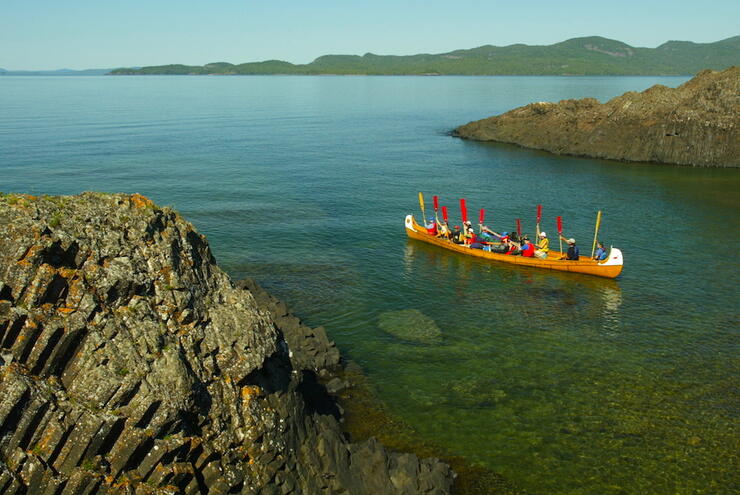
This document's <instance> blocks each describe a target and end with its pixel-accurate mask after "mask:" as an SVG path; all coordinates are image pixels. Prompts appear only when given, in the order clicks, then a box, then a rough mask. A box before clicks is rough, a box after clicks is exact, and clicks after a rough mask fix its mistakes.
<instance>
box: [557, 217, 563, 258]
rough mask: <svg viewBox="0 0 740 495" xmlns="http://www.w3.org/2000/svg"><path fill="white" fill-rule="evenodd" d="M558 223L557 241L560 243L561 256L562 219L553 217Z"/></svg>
mask: <svg viewBox="0 0 740 495" xmlns="http://www.w3.org/2000/svg"><path fill="white" fill-rule="evenodd" d="M555 220H556V221H557V222H558V241H559V242H560V254H561V255H562V254H563V219H562V218H561V217H555Z"/></svg>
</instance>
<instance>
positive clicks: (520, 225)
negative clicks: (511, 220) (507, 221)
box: [516, 218, 522, 236]
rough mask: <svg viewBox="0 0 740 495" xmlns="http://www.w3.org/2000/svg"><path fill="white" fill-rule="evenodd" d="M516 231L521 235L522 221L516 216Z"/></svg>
mask: <svg viewBox="0 0 740 495" xmlns="http://www.w3.org/2000/svg"><path fill="white" fill-rule="evenodd" d="M516 233H517V234H519V236H521V235H522V221H521V220H519V219H518V218H517V219H516Z"/></svg>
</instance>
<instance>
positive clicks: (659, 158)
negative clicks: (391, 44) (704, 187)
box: [452, 67, 740, 167]
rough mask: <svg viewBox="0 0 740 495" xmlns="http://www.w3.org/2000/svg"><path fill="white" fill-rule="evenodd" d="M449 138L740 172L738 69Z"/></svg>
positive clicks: (504, 119) (503, 120) (483, 125)
mask: <svg viewBox="0 0 740 495" xmlns="http://www.w3.org/2000/svg"><path fill="white" fill-rule="evenodd" d="M452 134H453V135H454V136H457V137H460V138H463V139H470V140H475V141H495V142H501V143H510V144H516V145H519V146H522V147H525V148H533V149H539V150H544V151H549V152H551V153H555V154H559V155H574V156H585V157H592V158H605V159H612V160H623V161H637V162H655V163H666V164H676V165H693V166H702V167H740V67H731V68H729V69H726V70H724V71H722V72H714V71H710V70H705V71H702V72H700V73H699V74H697V75H696V76H695V77H694V78H693V79H691V80H689V81H687V82H686V83H684V84H682V85H681V86H679V87H678V88H675V89H674V88H668V87H666V86H662V85H655V86H653V87H651V88H649V89H647V90H645V91H643V92H641V93H635V92H628V93H625V94H623V95H621V96H618V97H616V98H613V99H612V100H610V101H608V102H606V103H604V104H601V103H599V102H598V100H596V99H595V98H584V99H581V100H563V101H560V102H559V103H549V102H539V103H532V104H529V105H526V106H523V107H519V108H515V109H514V110H511V111H509V112H506V113H504V114H502V115H498V116H494V117H489V118H486V119H482V120H478V121H475V122H470V123H468V124H465V125H463V126H460V127H458V128H456V129H455V130H454V131H453V133H452Z"/></svg>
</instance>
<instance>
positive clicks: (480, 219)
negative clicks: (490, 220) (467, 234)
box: [478, 208, 486, 225]
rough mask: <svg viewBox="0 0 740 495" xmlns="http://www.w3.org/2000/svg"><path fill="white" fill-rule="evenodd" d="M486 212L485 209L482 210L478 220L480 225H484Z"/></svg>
mask: <svg viewBox="0 0 740 495" xmlns="http://www.w3.org/2000/svg"><path fill="white" fill-rule="evenodd" d="M485 215H486V210H484V209H483V208H481V209H480V217H479V218H478V223H479V224H481V225H483V219H484V218H485Z"/></svg>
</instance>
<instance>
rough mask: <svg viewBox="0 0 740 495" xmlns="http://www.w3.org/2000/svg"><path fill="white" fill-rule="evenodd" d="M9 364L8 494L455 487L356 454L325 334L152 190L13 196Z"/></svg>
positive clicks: (0, 227)
mask: <svg viewBox="0 0 740 495" xmlns="http://www.w3.org/2000/svg"><path fill="white" fill-rule="evenodd" d="M258 300H259V301H261V302H258ZM0 356H2V360H1V361H0V492H2V493H7V494H25V493H70V494H71V493H75V494H76V493H80V494H83V493H97V492H101V493H103V492H104V493H124V492H125V493H250V494H252V493H312V494H313V493H342V492H345V493H357V494H375V493H449V491H450V487H451V484H452V479H453V476H454V475H453V473H452V472H451V470H450V468H449V467H448V466H447V465H446V464H443V463H441V462H439V461H437V460H435V459H423V460H420V459H418V458H417V457H416V456H414V455H412V454H397V453H391V452H388V451H386V450H385V449H384V448H383V446H382V445H380V444H379V443H377V442H375V441H368V442H364V443H361V444H352V443H349V442H348V440H347V439H346V437H345V434H344V433H343V432H342V431H341V428H340V425H339V422H338V418H339V417H340V409H339V408H338V407H337V406H336V404H335V403H334V402H333V400H332V397H331V396H330V395H328V394H327V393H326V389H325V388H324V387H323V386H322V385H321V383H320V382H319V381H318V380H317V374H320V375H322V376H327V377H330V376H331V372H330V371H327V370H331V369H332V368H334V367H336V366H338V365H339V354H338V351H337V350H336V347H335V346H334V344H333V343H332V342H330V341H329V340H328V338H327V336H326V333H325V332H324V330H323V329H322V328H317V329H310V328H308V327H306V326H305V325H302V324H301V323H300V321H299V320H298V319H297V318H295V317H293V316H292V315H290V314H289V313H288V311H287V308H285V306H284V305H282V303H279V301H276V300H274V299H271V298H270V297H268V295H266V294H265V293H264V291H261V289H259V288H258V287H257V286H256V285H255V284H253V283H252V282H246V283H244V284H242V288H240V287H237V286H236V285H235V284H234V283H232V281H231V280H230V279H229V277H228V276H227V275H226V274H225V273H224V272H223V271H221V269H220V268H219V267H218V266H217V265H216V263H215V260H214V258H213V256H212V254H211V251H210V249H209V247H208V243H207V242H206V239H205V238H204V237H203V236H202V235H200V234H198V233H197V232H196V231H195V230H194V229H193V227H192V225H190V224H189V223H187V222H186V221H184V220H183V219H182V218H181V217H180V216H179V215H178V214H177V213H176V212H174V211H172V210H170V209H167V208H158V207H157V206H155V205H154V204H153V203H152V202H151V201H149V200H148V199H146V198H144V197H142V196H139V195H123V194H115V195H105V194H96V193H85V194H82V195H80V196H75V197H43V198H34V197H31V196H20V195H12V196H11V195H0Z"/></svg>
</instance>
